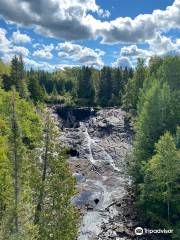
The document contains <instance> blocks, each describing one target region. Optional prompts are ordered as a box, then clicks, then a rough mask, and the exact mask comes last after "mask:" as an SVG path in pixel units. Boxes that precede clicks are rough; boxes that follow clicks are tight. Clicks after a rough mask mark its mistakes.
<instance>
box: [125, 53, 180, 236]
mask: <svg viewBox="0 0 180 240" xmlns="http://www.w3.org/2000/svg"><path fill="white" fill-rule="evenodd" d="M123 101H124V107H125V108H126V109H127V110H129V111H130V112H131V113H133V114H134V130H135V137H134V142H133V147H134V148H133V153H132V155H131V157H130V169H131V174H132V176H133V177H134V182H135V186H136V203H137V207H138V209H139V213H140V216H141V217H142V222H143V223H144V224H146V226H147V225H148V226H149V227H150V228H153V227H154V228H155V229H157V228H158V227H160V228H162V229H164V228H166V229H173V230H174V235H173V236H171V237H172V238H173V239H177V240H178V239H179V236H180V232H179V229H180V220H179V216H180V208H179V203H180V188H179V186H180V185H179V183H180V171H179V169H180V57H179V56H168V57H164V58H160V57H154V58H152V59H151V60H150V62H149V65H148V66H147V67H145V66H142V63H141V62H139V64H138V66H137V69H136V71H135V74H134V76H133V78H132V79H130V80H129V81H128V83H127V85H126V87H125V94H124V96H123Z"/></svg>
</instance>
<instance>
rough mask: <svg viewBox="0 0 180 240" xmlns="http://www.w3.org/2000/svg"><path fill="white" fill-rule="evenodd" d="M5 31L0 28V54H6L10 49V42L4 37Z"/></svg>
mask: <svg viewBox="0 0 180 240" xmlns="http://www.w3.org/2000/svg"><path fill="white" fill-rule="evenodd" d="M6 34H7V31H6V30H5V29H3V28H0V52H8V51H9V47H10V44H11V43H10V41H9V40H8V39H7V37H6Z"/></svg>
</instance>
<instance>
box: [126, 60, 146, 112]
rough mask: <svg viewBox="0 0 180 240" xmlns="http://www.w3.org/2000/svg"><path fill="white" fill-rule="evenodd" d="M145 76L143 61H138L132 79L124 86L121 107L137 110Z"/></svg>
mask: <svg viewBox="0 0 180 240" xmlns="http://www.w3.org/2000/svg"><path fill="white" fill-rule="evenodd" d="M146 76H147V71H146V67H145V65H144V60H142V59H139V60H138V64H137V67H136V72H135V74H134V76H133V78H131V79H130V80H129V81H128V82H127V84H126V86H125V93H124V96H123V105H124V106H125V107H126V108H127V109H136V108H137V103H138V97H139V93H140V91H141V89H142V87H143V82H144V80H145V79H146Z"/></svg>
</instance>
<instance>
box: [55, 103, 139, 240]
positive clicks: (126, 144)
mask: <svg viewBox="0 0 180 240" xmlns="http://www.w3.org/2000/svg"><path fill="white" fill-rule="evenodd" d="M55 112H56V114H58V116H59V122H60V124H59V125H60V127H61V129H62V134H61V138H60V141H61V143H63V145H64V146H66V147H68V148H69V149H70V157H69V163H70V166H71V168H72V171H73V175H74V176H75V177H76V179H77V195H76V196H75V197H74V199H73V203H74V204H76V206H77V207H78V208H79V209H80V210H81V215H82V219H81V226H80V230H79V236H78V240H95V239H98V240H101V239H102V240H106V239H124V240H126V239H132V238H131V236H132V235H133V234H134V228H133V224H134V222H135V220H132V218H133V217H134V219H135V216H134V214H133V213H130V209H129V206H128V204H129V205H131V204H132V203H131V202H132V199H131V195H130V192H129V190H130V189H131V185H132V180H131V178H130V177H129V176H128V174H127V166H126V158H127V155H128V154H129V153H130V152H131V149H132V146H131V142H132V132H131V129H130V128H131V127H130V126H129V125H128V123H127V122H126V121H125V115H126V113H125V112H124V111H123V110H121V109H116V108H105V109H102V110H93V109H90V108H89V109H88V108H84V109H83V108H80V109H71V108H67V109H64V108H61V107H57V108H56V109H55ZM128 201H129V202H128ZM124 211H125V212H126V213H125V214H124ZM126 214H127V216H125V215H126ZM128 214H129V215H130V216H128ZM132 222H133V223H132Z"/></svg>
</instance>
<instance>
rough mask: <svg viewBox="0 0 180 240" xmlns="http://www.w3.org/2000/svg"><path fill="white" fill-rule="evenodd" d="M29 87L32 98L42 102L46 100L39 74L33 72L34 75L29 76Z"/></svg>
mask: <svg viewBox="0 0 180 240" xmlns="http://www.w3.org/2000/svg"><path fill="white" fill-rule="evenodd" d="M28 89H29V92H30V98H31V99H33V101H34V102H38V101H39V102H42V101H43V100H44V93H43V89H42V88H41V86H40V84H39V81H38V77H37V75H35V74H33V76H30V77H29V84H28Z"/></svg>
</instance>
